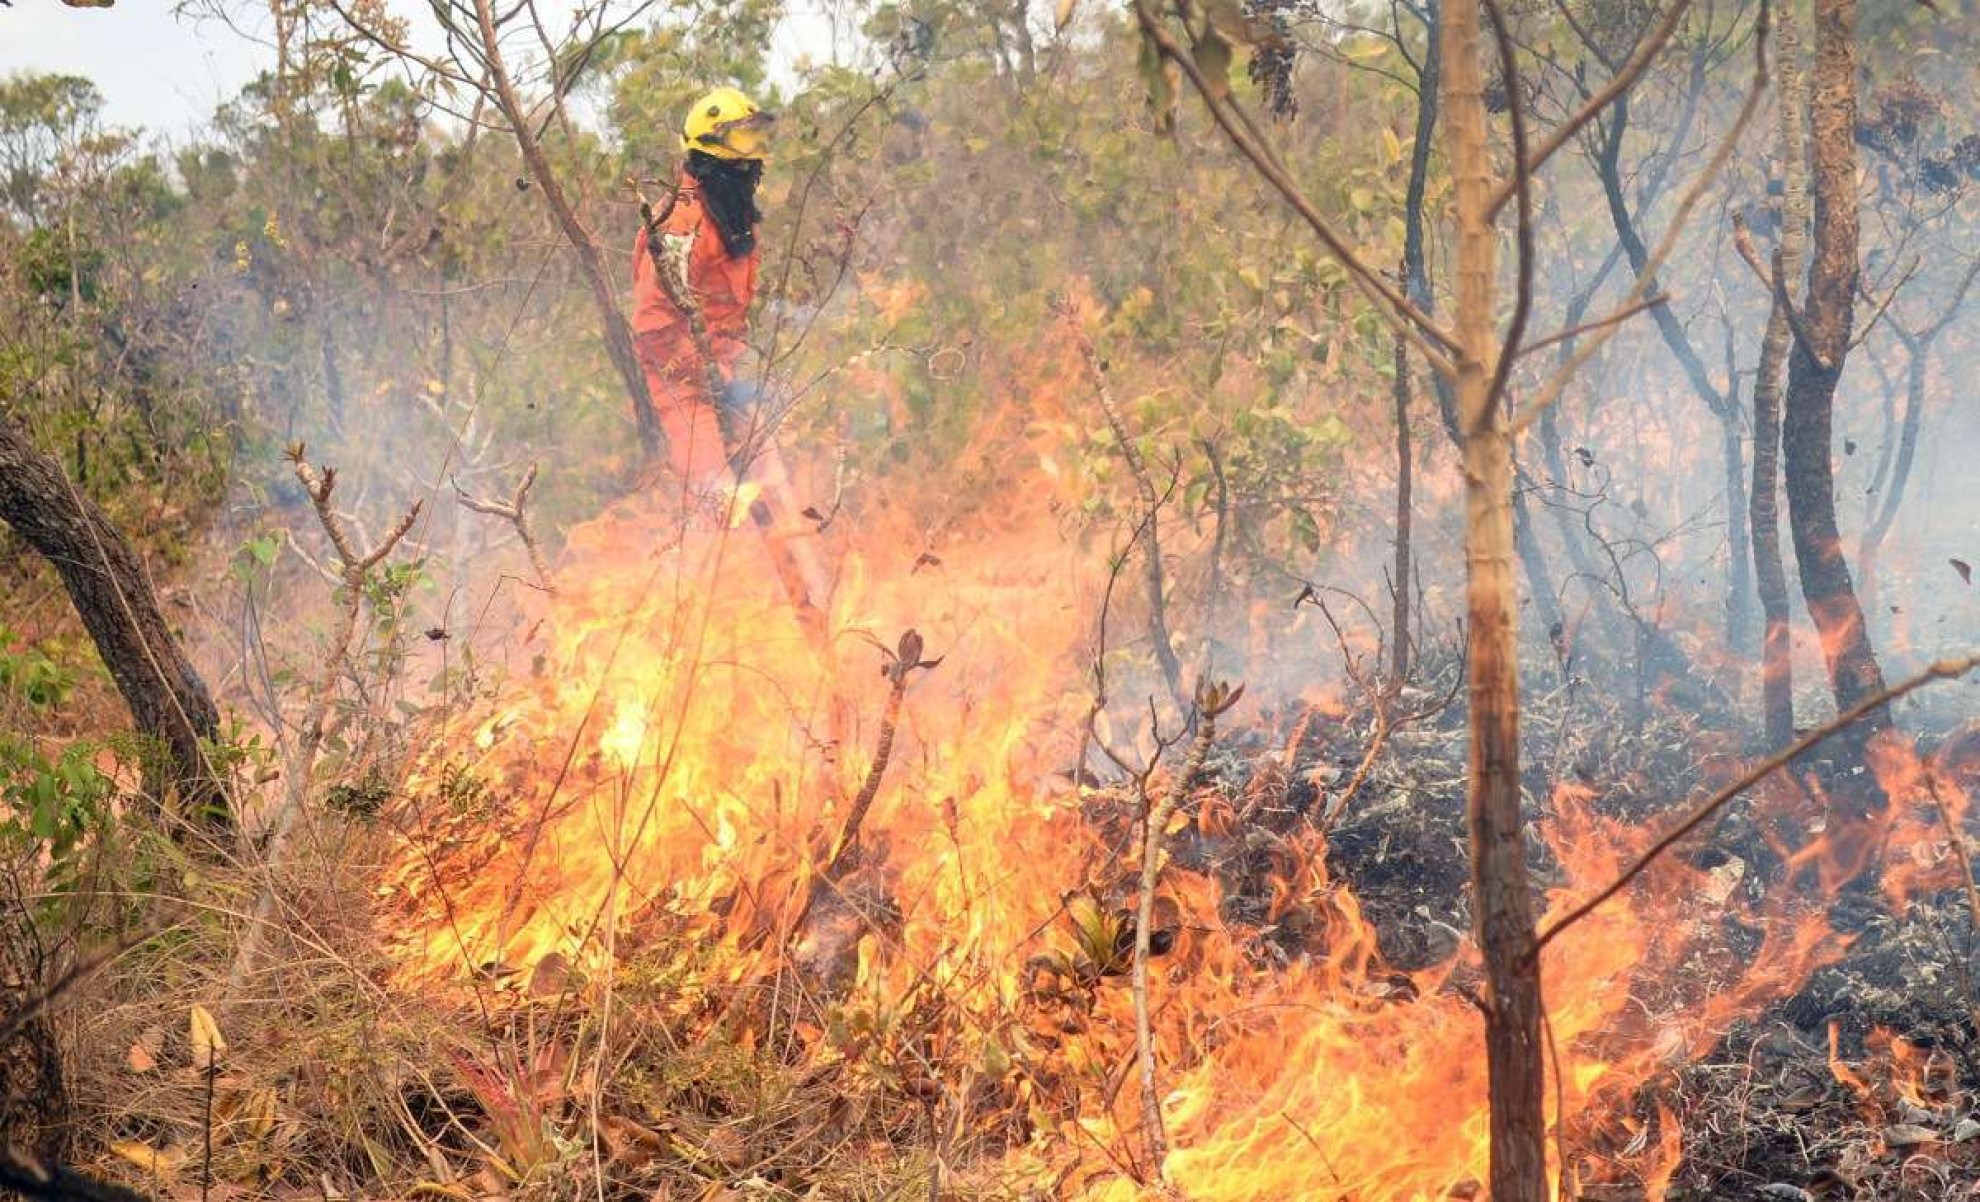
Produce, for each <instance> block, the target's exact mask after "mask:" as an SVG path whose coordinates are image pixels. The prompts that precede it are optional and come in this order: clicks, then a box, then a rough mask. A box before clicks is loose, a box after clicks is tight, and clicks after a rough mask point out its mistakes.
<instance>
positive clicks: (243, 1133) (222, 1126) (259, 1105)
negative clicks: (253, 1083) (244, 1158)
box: [213, 1087, 275, 1144]
mask: <svg viewBox="0 0 1980 1202" xmlns="http://www.w3.org/2000/svg"><path fill="white" fill-rule="evenodd" d="M213 1117H214V1120H215V1121H214V1137H215V1139H214V1142H215V1143H221V1142H225V1143H230V1144H243V1143H260V1142H262V1141H263V1140H265V1139H267V1138H268V1134H269V1132H271V1131H273V1130H275V1091H274V1090H272V1089H268V1088H266V1087H263V1088H259V1089H242V1090H240V1091H238V1092H234V1093H229V1094H228V1095H227V1096H225V1097H223V1098H221V1099H219V1100H218V1101H217V1102H216V1103H215V1104H214V1107H213Z"/></svg>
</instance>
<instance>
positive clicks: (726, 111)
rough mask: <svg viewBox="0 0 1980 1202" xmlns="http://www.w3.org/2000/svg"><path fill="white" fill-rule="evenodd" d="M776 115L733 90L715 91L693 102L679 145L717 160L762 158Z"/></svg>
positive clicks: (768, 144)
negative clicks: (771, 124) (765, 110)
mask: <svg viewBox="0 0 1980 1202" xmlns="http://www.w3.org/2000/svg"><path fill="white" fill-rule="evenodd" d="M776 119H777V118H776V115H775V114H773V113H766V112H764V111H763V110H762V109H760V108H757V107H756V102H755V101H753V100H751V99H750V98H749V97H747V96H745V95H743V94H742V93H741V92H739V91H737V90H736V89H734V88H716V89H715V90H714V91H712V92H710V93H708V95H706V96H703V97H702V98H701V99H699V100H697V101H695V102H694V107H692V108H690V109H688V115H687V120H686V121H685V122H683V123H682V125H681V146H682V147H683V148H684V149H687V150H699V151H701V152H702V153H704V154H711V155H714V156H715V157H716V158H718V159H761V158H762V157H763V156H764V153H765V152H766V151H768V150H769V147H770V135H769V125H770V123H771V122H772V121H775V120H776Z"/></svg>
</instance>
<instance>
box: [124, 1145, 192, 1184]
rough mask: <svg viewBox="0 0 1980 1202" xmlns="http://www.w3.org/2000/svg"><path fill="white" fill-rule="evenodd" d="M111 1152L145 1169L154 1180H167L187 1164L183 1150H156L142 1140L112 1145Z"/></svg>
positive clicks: (172, 1148) (168, 1148) (167, 1148)
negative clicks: (166, 1178)
mask: <svg viewBox="0 0 1980 1202" xmlns="http://www.w3.org/2000/svg"><path fill="white" fill-rule="evenodd" d="M110 1151H111V1152H113V1153H114V1154H116V1155H118V1156H121V1157H123V1158H124V1159H125V1160H128V1161H130V1162H131V1163H132V1164H134V1165H136V1166H137V1167H138V1168H140V1169H143V1170H144V1171H145V1172H146V1173H147V1174H149V1175H150V1176H152V1177H153V1178H165V1177H170V1176H173V1175H174V1174H176V1173H177V1172H178V1171H179V1166H181V1165H183V1164H185V1163H186V1152H185V1149H183V1148H177V1147H166V1148H154V1147H152V1146H151V1145H150V1144H148V1143H145V1142H144V1141H143V1140H141V1139H131V1140H125V1141H124V1142H122V1143H115V1144H111V1145H110Z"/></svg>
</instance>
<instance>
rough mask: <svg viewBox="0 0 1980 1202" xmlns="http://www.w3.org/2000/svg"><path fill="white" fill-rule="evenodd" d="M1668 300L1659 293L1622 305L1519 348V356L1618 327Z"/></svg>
mask: <svg viewBox="0 0 1980 1202" xmlns="http://www.w3.org/2000/svg"><path fill="white" fill-rule="evenodd" d="M1670 299H1671V298H1670V295H1669V294H1668V293H1664V292H1659V293H1657V294H1656V295H1655V296H1646V297H1644V298H1643V299H1641V300H1639V301H1635V302H1633V303H1631V304H1627V305H1624V306H1623V307H1621V308H1620V309H1617V310H1616V311H1615V312H1613V313H1611V314H1609V315H1608V316H1606V317H1600V318H1597V319H1595V320H1594V321H1584V322H1582V323H1581V324H1580V325H1577V326H1569V327H1568V328H1567V329H1565V330H1562V331H1561V332H1560V333H1558V334H1549V335H1547V336H1546V337H1545V338H1542V339H1539V340H1537V341H1534V342H1529V343H1527V344H1526V345H1525V346H1523V347H1521V348H1519V353H1520V354H1521V355H1530V354H1532V353H1533V352H1535V351H1544V350H1546V349H1547V348H1548V347H1550V346H1556V345H1558V344H1560V343H1563V342H1567V341H1570V340H1572V339H1575V338H1579V337H1581V336H1582V335H1583V334H1586V333H1588V332H1590V331H1592V330H1599V329H1602V328H1604V327H1606V326H1612V325H1619V324H1621V323H1622V322H1625V321H1628V320H1629V319H1630V318H1632V317H1635V316H1636V315H1637V314H1639V313H1642V312H1643V311H1645V310H1646V309H1654V308H1656V307H1657V306H1658V305H1664V304H1669V303H1670Z"/></svg>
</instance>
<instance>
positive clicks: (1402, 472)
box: [1389, 0, 1455, 688]
mask: <svg viewBox="0 0 1980 1202" xmlns="http://www.w3.org/2000/svg"><path fill="white" fill-rule="evenodd" d="M1423 17H1424V21H1425V22H1426V25H1425V32H1426V33H1427V34H1428V35H1429V36H1428V38H1427V39H1426V45H1425V46H1424V49H1423V65H1422V67H1421V69H1420V70H1419V71H1418V73H1417V80H1416V131H1415V134H1414V137H1413V138H1412V140H1411V142H1410V149H1409V183H1408V185H1407V187H1406V190H1405V191H1404V193H1403V254H1402V277H1403V290H1404V292H1405V293H1406V294H1407V295H1408V296H1409V299H1410V300H1411V301H1412V302H1413V303H1415V305H1416V307H1417V308H1419V309H1421V310H1423V311H1424V312H1425V313H1429V312H1431V311H1432V309H1433V307H1434V305H1435V297H1433V296H1432V295H1431V293H1430V263H1429V256H1428V255H1427V254H1426V253H1425V250H1424V246H1423V224H1424V223H1423V201H1424V196H1425V194H1426V193H1427V192H1428V191H1429V183H1430V140H1431V138H1432V137H1433V136H1435V134H1436V132H1437V97H1438V92H1439V89H1440V87H1441V86H1442V84H1441V76H1442V66H1441V59H1442V55H1441V53H1440V49H1441V48H1440V47H1439V46H1438V44H1437V0H1426V2H1425V5H1424V9H1423ZM1396 36H1398V37H1401V36H1402V30H1401V29H1400V28H1398V29H1397V30H1396ZM1433 374H1434V373H1433ZM1432 387H1433V388H1434V389H1435V390H1436V392H1437V395H1438V397H1439V398H1440V399H1439V410H1440V412H1441V411H1447V410H1448V409H1449V406H1447V405H1445V404H1444V403H1443V401H1442V399H1441V398H1442V397H1443V396H1444V394H1446V393H1448V392H1449V391H1450V385H1449V384H1448V383H1446V382H1445V381H1444V379H1443V377H1441V376H1436V377H1435V378H1434V379H1433V381H1432ZM1409 394H1410V381H1409V340H1408V339H1406V338H1404V337H1403V336H1402V334H1401V333H1400V332H1398V333H1397V334H1396V380H1395V402H1396V567H1395V580H1394V581H1393V584H1392V587H1393V588H1394V589H1395V598H1394V601H1395V611H1394V614H1393V616H1392V617H1391V619H1390V625H1391V627H1393V629H1392V631H1391V637H1392V639H1393V642H1392V644H1391V647H1390V659H1389V675H1390V677H1391V679H1392V685H1391V687H1394V688H1401V687H1402V682H1403V681H1404V680H1406V679H1407V678H1408V676H1409V660H1410V634H1409V577H1410V562H1411V550H1410V507H1411V504H1412V501H1411V494H1412V492H1413V490H1414V485H1415V481H1414V471H1415V463H1414V452H1413V448H1412V447H1411V445H1410V430H1409V408H1410V405H1409V401H1410V395H1409ZM1453 431H1455V426H1453Z"/></svg>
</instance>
